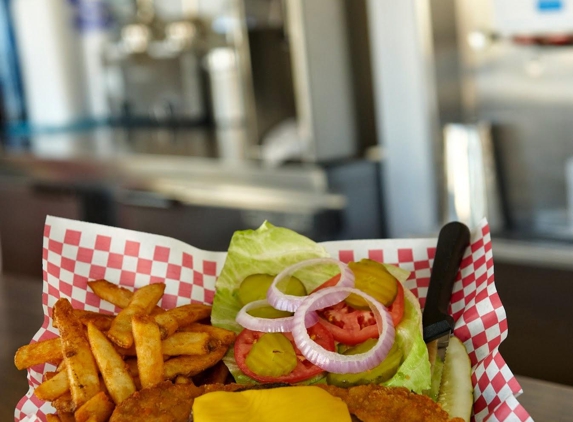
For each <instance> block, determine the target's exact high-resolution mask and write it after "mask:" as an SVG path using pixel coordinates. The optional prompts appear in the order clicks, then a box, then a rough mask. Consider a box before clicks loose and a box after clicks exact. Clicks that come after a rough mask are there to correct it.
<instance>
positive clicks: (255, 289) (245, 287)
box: [239, 274, 306, 305]
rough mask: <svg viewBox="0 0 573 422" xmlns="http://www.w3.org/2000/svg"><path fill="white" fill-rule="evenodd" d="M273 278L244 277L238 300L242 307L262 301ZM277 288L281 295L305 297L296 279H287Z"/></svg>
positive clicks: (300, 284) (270, 276) (271, 276)
mask: <svg viewBox="0 0 573 422" xmlns="http://www.w3.org/2000/svg"><path fill="white" fill-rule="evenodd" d="M274 279H275V276H273V275H269V274H253V275H250V276H248V277H246V278H245V279H244V280H243V281H242V282H241V285H240V286H239V300H240V301H241V303H242V304H243V305H246V304H247V303H251V302H254V301H255V300H262V299H265V298H266V297H267V290H269V287H270V286H271V284H272V283H273V280H274ZM277 287H278V288H279V290H280V291H281V292H283V293H286V294H288V295H293V296H306V288H305V287H304V284H302V282H301V281H300V280H299V279H298V278H296V277H289V278H286V279H284V280H282V281H281V282H280V283H279V284H278V285H277Z"/></svg>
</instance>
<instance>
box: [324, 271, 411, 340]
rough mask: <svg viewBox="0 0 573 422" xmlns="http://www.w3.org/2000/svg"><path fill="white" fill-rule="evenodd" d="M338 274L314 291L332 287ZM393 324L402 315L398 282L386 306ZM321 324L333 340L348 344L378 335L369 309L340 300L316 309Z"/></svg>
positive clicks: (399, 284) (402, 296)
mask: <svg viewBox="0 0 573 422" xmlns="http://www.w3.org/2000/svg"><path fill="white" fill-rule="evenodd" d="M339 279H340V275H338V276H335V277H333V278H331V279H330V280H328V281H326V282H324V283H323V284H322V285H320V286H319V287H317V288H316V289H315V290H314V291H313V293H314V292H316V291H318V290H321V289H324V288H325V287H332V286H334V285H336V283H338V280H339ZM388 311H389V312H390V315H391V316H392V322H393V323H394V326H397V325H398V324H399V323H400V321H401V320H402V317H403V316H404V288H403V287H402V283H400V282H398V294H397V295H396V298H395V299H394V302H392V305H390V307H389V308H388ZM318 314H319V316H320V317H321V320H320V322H321V324H323V325H324V326H325V327H326V328H327V329H328V331H330V332H331V333H332V335H333V336H334V340H336V341H338V342H339V343H343V344H346V345H349V346H354V345H356V344H360V343H363V342H365V341H366V340H368V339H369V338H377V337H378V327H377V326H376V318H374V314H373V313H372V311H370V310H368V311H367V310H360V309H354V308H353V307H352V306H349V305H348V304H347V303H346V302H340V303H338V304H336V305H334V306H331V307H329V308H325V309H323V310H320V311H318Z"/></svg>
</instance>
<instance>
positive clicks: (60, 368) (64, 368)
mask: <svg viewBox="0 0 573 422" xmlns="http://www.w3.org/2000/svg"><path fill="white" fill-rule="evenodd" d="M65 370H66V362H65V361H64V360H62V361H61V362H60V364H59V365H58V367H57V368H56V372H62V371H65Z"/></svg>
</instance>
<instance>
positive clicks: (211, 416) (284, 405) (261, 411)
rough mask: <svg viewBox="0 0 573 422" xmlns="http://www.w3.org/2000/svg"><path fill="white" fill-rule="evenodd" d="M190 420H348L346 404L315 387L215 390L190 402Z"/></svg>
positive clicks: (315, 421)
mask: <svg viewBox="0 0 573 422" xmlns="http://www.w3.org/2000/svg"><path fill="white" fill-rule="evenodd" d="M193 421H194V422H220V421H225V422H235V421H236V422H307V421H308V422H317V421H329V422H350V421H351V419H350V413H349V412H348V407H347V406H346V403H344V402H343V401H342V400H341V399H339V398H338V397H334V396H332V395H330V394H329V393H327V392H326V391H324V390H323V389H321V388H319V387H312V386H308V387H302V386H301V387H280V388H272V389H268V390H247V391H241V392H239V393H229V392H225V391H216V392H213V393H207V394H204V395H202V396H200V397H198V398H196V399H195V401H194V402H193Z"/></svg>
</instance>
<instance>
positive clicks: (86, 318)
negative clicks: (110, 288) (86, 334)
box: [74, 309, 115, 331]
mask: <svg viewBox="0 0 573 422" xmlns="http://www.w3.org/2000/svg"><path fill="white" fill-rule="evenodd" d="M74 313H75V314H76V316H77V317H78V319H79V320H80V322H81V323H82V324H84V325H85V326H86V327H87V326H88V324H89V323H90V322H91V323H92V324H94V325H95V326H96V327H97V329H98V330H100V331H107V330H109V329H110V328H111V323H112V321H113V319H114V318H115V316H114V315H108V314H100V313H99V312H92V311H84V310H82V309H74Z"/></svg>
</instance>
